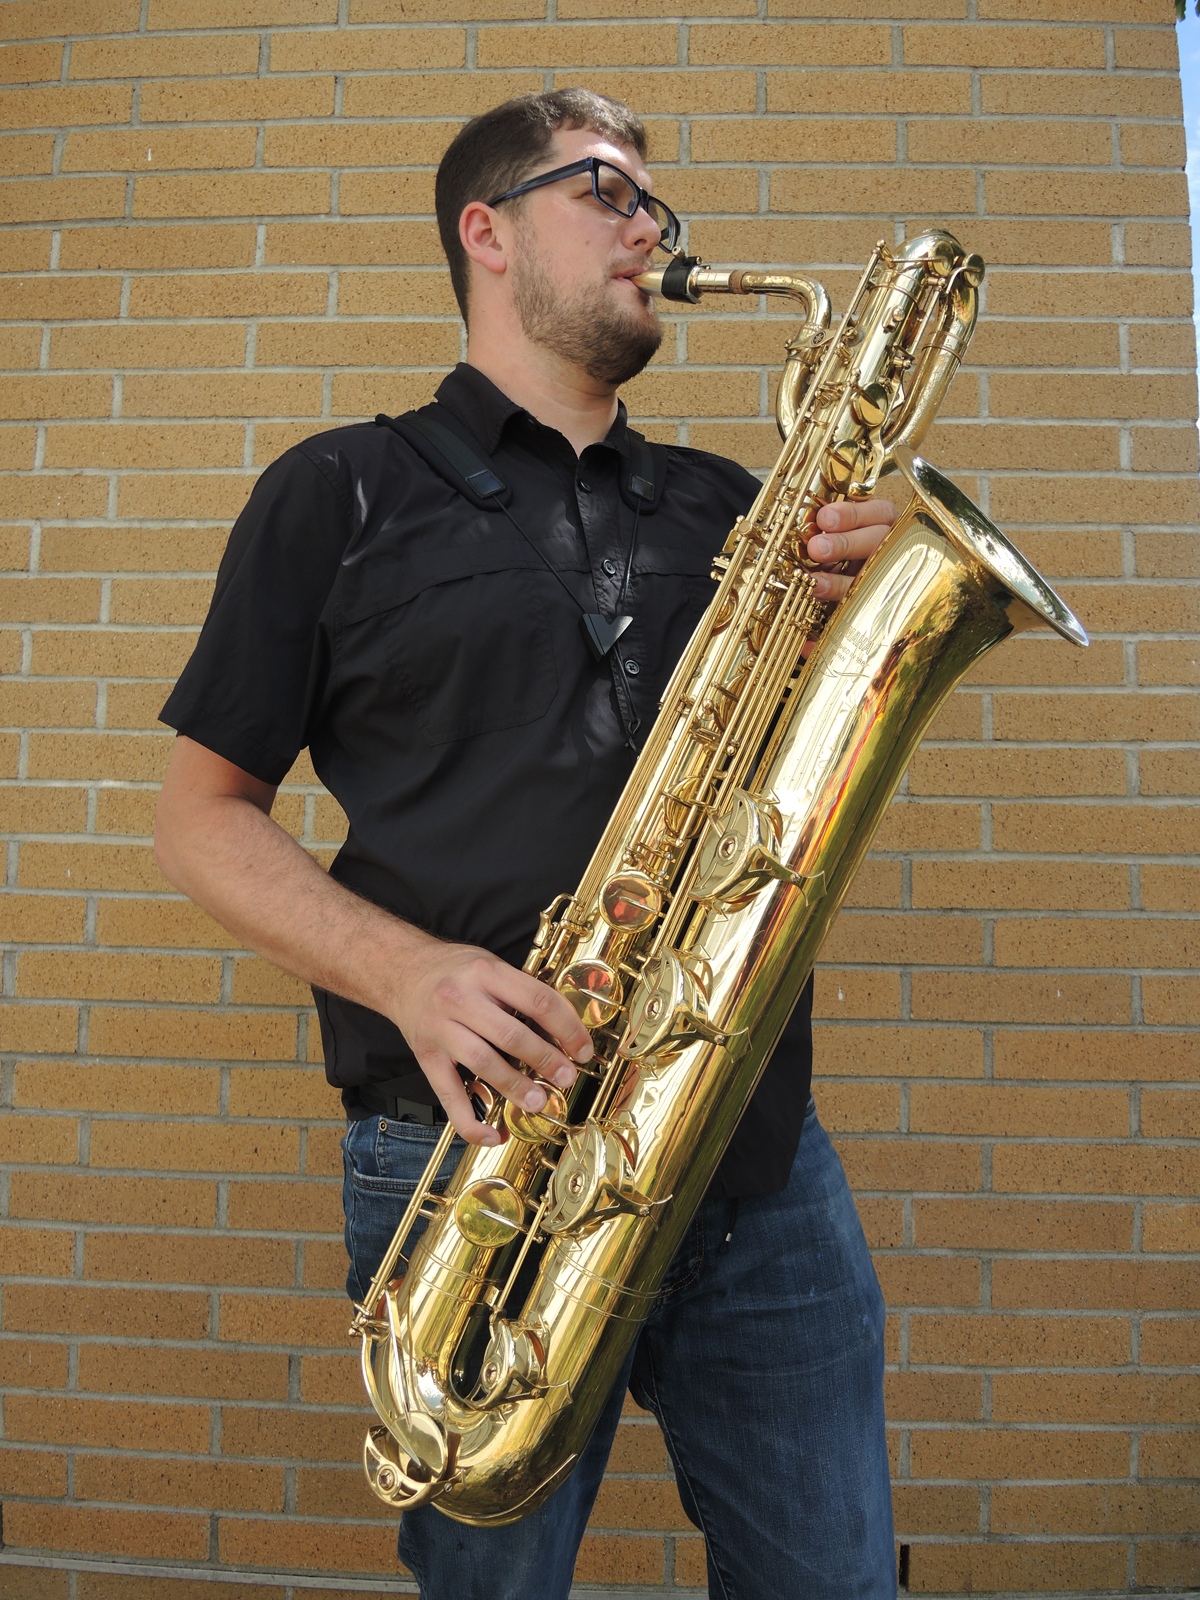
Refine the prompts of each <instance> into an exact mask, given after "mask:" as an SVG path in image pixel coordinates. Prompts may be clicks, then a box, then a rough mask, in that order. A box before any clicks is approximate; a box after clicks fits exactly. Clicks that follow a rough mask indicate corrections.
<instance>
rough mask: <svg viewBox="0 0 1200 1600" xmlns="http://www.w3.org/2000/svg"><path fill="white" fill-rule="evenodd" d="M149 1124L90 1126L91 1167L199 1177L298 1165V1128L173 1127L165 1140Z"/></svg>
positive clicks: (288, 1169) (201, 1124) (158, 1129)
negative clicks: (209, 1173)
mask: <svg viewBox="0 0 1200 1600" xmlns="http://www.w3.org/2000/svg"><path fill="white" fill-rule="evenodd" d="M162 1132H163V1130H162V1129H161V1127H160V1126H159V1125H158V1124H156V1123H154V1122H145V1121H141V1122H117V1121H109V1120H107V1119H106V1120H104V1121H102V1122H98V1123H96V1124H94V1126H93V1128H92V1141H91V1158H90V1159H91V1164H92V1166H94V1167H140V1168H143V1169H150V1170H155V1169H158V1170H174V1171H185V1172H192V1171H205V1172H220V1173H226V1172H295V1171H296V1169H297V1166H298V1164H299V1149H300V1131H299V1129H298V1128H290V1127H271V1126H268V1125H266V1124H262V1123H258V1124H254V1125H251V1126H249V1127H246V1126H242V1127H222V1126H220V1125H218V1124H215V1123H206V1122H193V1123H178V1122H177V1123H173V1124H172V1137H171V1139H170V1140H169V1141H168V1140H164V1139H163V1137H162Z"/></svg>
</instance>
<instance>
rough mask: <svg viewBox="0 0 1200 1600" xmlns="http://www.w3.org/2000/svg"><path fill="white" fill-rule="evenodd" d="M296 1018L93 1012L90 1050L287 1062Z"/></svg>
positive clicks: (133, 1010) (123, 1010)
mask: <svg viewBox="0 0 1200 1600" xmlns="http://www.w3.org/2000/svg"><path fill="white" fill-rule="evenodd" d="M295 1040H296V1023H295V1018H294V1017H290V1016H286V1015H281V1014H275V1015H271V1014H265V1013H258V1014H255V1013H252V1012H222V1013H219V1014H213V1013H211V1012H202V1011H168V1010H161V1011H144V1010H138V1009H136V1008H134V1007H125V1008H121V1009H114V1008H109V1007H103V1006H97V1007H93V1009H92V1014H91V1023H90V1030H89V1035H88V1047H89V1049H90V1050H91V1051H92V1052H93V1053H94V1054H95V1055H101V1056H122V1055H132V1056H142V1055H145V1056H167V1057H176V1058H180V1057H189V1056H192V1057H198V1058H199V1059H201V1060H231V1061H252V1060H255V1059H259V1060H268V1061H281V1060H288V1059H290V1057H291V1056H292V1055H293V1054H294V1052H295V1048H296V1045H295Z"/></svg>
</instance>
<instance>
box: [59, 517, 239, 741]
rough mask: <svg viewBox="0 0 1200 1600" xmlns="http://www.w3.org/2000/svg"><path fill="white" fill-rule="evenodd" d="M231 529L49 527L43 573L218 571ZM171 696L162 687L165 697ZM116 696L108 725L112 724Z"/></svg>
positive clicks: (222, 526)
mask: <svg viewBox="0 0 1200 1600" xmlns="http://www.w3.org/2000/svg"><path fill="white" fill-rule="evenodd" d="M228 537H229V529H228V528H227V527H226V526H224V525H223V524H222V525H219V526H217V527H214V528H77V527H76V528H70V527H68V528H46V529H44V530H43V532H42V542H41V557H40V565H41V569H42V571H46V570H50V571H57V572H102V573H110V572H144V571H149V572H182V571H187V570H189V569H191V570H193V571H199V572H214V573H215V572H216V570H217V566H218V564H219V562H220V560H221V554H222V552H223V550H224V549H225V543H226V540H227V539H228ZM166 694H167V684H166V682H165V681H164V683H163V694H162V698H163V699H165V698H166ZM112 703H113V702H112V692H111V690H110V694H109V716H108V725H109V726H110V727H111V726H112Z"/></svg>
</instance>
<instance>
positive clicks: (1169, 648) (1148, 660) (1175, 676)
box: [1138, 639, 1200, 684]
mask: <svg viewBox="0 0 1200 1600" xmlns="http://www.w3.org/2000/svg"><path fill="white" fill-rule="evenodd" d="M1138 681H1139V683H1143V684H1196V683H1200V647H1197V644H1196V641H1195V640H1192V639H1178V640H1176V639H1170V640H1166V641H1164V642H1163V643H1161V644H1160V643H1152V642H1150V641H1145V642H1143V643H1141V644H1139V645H1138Z"/></svg>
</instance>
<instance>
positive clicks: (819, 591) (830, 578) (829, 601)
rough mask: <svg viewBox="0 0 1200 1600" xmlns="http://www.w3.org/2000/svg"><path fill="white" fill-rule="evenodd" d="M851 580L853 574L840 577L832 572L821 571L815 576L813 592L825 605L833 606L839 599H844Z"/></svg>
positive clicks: (848, 591)
mask: <svg viewBox="0 0 1200 1600" xmlns="http://www.w3.org/2000/svg"><path fill="white" fill-rule="evenodd" d="M853 582H854V579H853V576H851V577H840V576H838V575H837V574H835V573H832V572H822V573H821V574H820V576H819V577H818V578H817V584H816V588H815V590H814V591H813V593H814V594H815V596H816V598H817V599H818V600H821V601H823V602H824V604H825V605H827V606H835V605H837V603H838V601H839V600H844V599H845V598H846V596H847V595H848V594H849V593H850V585H851V584H852V583H853Z"/></svg>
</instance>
